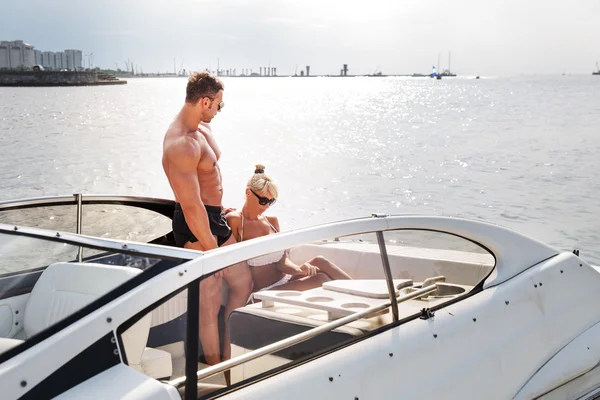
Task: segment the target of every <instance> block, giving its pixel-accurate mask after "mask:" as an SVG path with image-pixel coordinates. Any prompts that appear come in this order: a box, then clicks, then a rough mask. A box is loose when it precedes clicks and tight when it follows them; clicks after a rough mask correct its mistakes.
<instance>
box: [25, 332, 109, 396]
mask: <svg viewBox="0 0 600 400" xmlns="http://www.w3.org/2000/svg"><path fill="white" fill-rule="evenodd" d="M111 339H114V336H113V334H112V332H111V333H109V334H107V335H105V336H103V337H102V338H101V339H100V340H98V341H97V342H95V343H94V344H92V345H91V346H90V347H88V348H87V349H85V350H84V351H82V352H81V353H79V354H77V355H76V356H75V357H74V358H72V359H71V360H70V361H68V362H67V363H66V364H64V365H63V366H61V367H60V368H59V369H57V370H56V371H54V372H53V373H52V374H50V375H48V376H47V377H46V378H45V379H44V380H43V381H41V382H40V383H39V384H37V385H36V386H34V387H33V388H32V389H31V390H29V391H28V392H27V393H25V394H24V395H23V396H21V397H20V399H22V400H29V399H31V400H40V399H52V398H54V397H56V396H58V395H60V394H61V393H64V392H66V391H67V390H69V389H71V388H73V387H75V386H77V385H79V384H80V383H82V382H84V381H86V380H88V379H90V378H91V377H93V376H96V375H98V374H99V373H101V372H103V371H106V370H107V369H109V368H112V367H114V366H115V365H117V364H119V363H120V362H121V360H120V358H119V353H118V352H117V351H116V349H117V346H116V345H115V343H114V342H113V341H111ZM22 379H23V381H24V382H27V376H24V377H23V378H22Z"/></svg>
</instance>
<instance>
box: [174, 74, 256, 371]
mask: <svg viewBox="0 0 600 400" xmlns="http://www.w3.org/2000/svg"><path fill="white" fill-rule="evenodd" d="M223 90H224V87H223V83H222V82H221V81H220V80H219V79H218V78H217V77H215V76H214V75H211V74H209V73H207V72H196V73H194V74H193V75H192V76H190V78H189V80H188V83H187V88H186V98H185V104H184V105H183V107H182V108H181V111H180V112H179V114H178V115H177V117H176V118H175V120H174V121H173V123H171V125H170V126H169V129H168V130H167V133H166V135H165V139H164V142H163V159H162V163H163V168H164V170H165V174H166V175H167V178H168V179H169V183H170V185H171V188H172V189H173V193H174V194H175V200H176V201H177V204H176V206H175V214H174V215H173V234H174V235H175V242H176V244H177V246H180V247H185V248H188V249H195V250H202V251H207V250H212V249H216V248H217V247H220V246H226V245H228V244H231V243H235V237H234V236H233V235H232V234H231V229H230V228H229V226H228V225H227V220H226V219H225V213H224V211H223V207H222V205H221V199H222V198H223V187H222V185H221V171H220V170H219V166H218V164H217V161H218V160H219V157H220V155H221V152H220V151H219V147H218V146H217V143H216V141H215V139H214V137H213V134H212V131H211V129H210V125H209V122H210V121H211V120H212V119H213V118H214V117H215V115H217V113H218V112H220V111H221V109H222V108H223V106H224V103H223ZM222 279H225V280H226V281H227V283H228V284H229V287H230V292H229V299H228V303H227V307H226V309H225V321H227V320H228V317H229V314H230V313H231V311H233V310H234V309H236V308H238V307H242V306H244V305H245V304H246V301H247V299H248V297H249V296H250V293H251V292H252V276H251V274H250V270H249V269H248V265H247V264H246V263H241V264H236V265H233V266H231V267H229V268H226V269H225V270H223V271H220V272H219V273H217V274H214V275H212V276H210V277H208V278H206V279H204V280H202V281H201V282H200V316H199V318H200V341H201V343H202V349H203V351H204V355H205V357H206V361H207V362H208V363H209V364H211V365H213V364H217V363H219V362H221V361H222V359H227V358H229V354H230V346H229V338H228V335H227V328H226V329H225V332H226V333H225V346H224V354H223V358H222V357H221V352H220V344H219V328H218V322H217V318H218V313H219V308H220V306H221V285H222ZM188 340H189V338H188Z"/></svg>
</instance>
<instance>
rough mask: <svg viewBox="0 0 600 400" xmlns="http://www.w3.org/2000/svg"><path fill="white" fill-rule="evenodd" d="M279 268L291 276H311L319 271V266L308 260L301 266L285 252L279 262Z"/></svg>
mask: <svg viewBox="0 0 600 400" xmlns="http://www.w3.org/2000/svg"><path fill="white" fill-rule="evenodd" d="M277 269H278V270H279V271H281V272H283V273H284V274H289V275H291V276H298V275H299V276H310V275H316V274H317V273H318V272H319V268H317V267H315V266H314V265H312V264H309V263H307V262H305V263H304V264H302V265H300V266H298V265H296V264H295V263H294V262H292V260H290V259H289V258H288V256H287V253H284V254H283V257H282V258H281V260H279V262H277Z"/></svg>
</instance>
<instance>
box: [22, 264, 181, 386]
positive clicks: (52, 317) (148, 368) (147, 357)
mask: <svg viewBox="0 0 600 400" xmlns="http://www.w3.org/2000/svg"><path fill="white" fill-rule="evenodd" d="M139 273H141V270H139V269H136V268H130V267H121V266H116V265H105V264H94V263H64V262H60V263H55V264H52V265H49V266H48V267H47V268H46V269H45V270H44V272H43V273H42V275H41V276H40V278H39V280H38V281H37V282H36V284H35V286H34V287H33V290H32V291H31V295H30V296H29V300H28V301H27V305H26V307H25V316H24V330H25V337H26V338H29V337H31V336H32V335H35V334H36V333H38V332H40V331H42V330H44V329H46V328H47V327H49V326H50V325H53V324H54V323H56V322H58V321H60V320H62V319H64V318H65V317H67V316H69V315H71V314H73V313H74V312H76V311H78V310H80V309H81V308H83V307H85V306H86V305H88V304H89V303H91V302H92V301H94V300H96V299H97V298H98V297H100V296H102V295H104V294H106V293H108V292H109V291H110V290H112V289H114V288H116V287H117V286H119V285H120V284H122V283H124V282H126V281H128V280H129V279H131V278H133V277H134V276H136V275H137V274H139ZM150 323H151V314H148V315H146V316H145V317H144V318H142V319H141V320H140V321H138V322H137V323H136V324H135V325H133V326H132V327H130V328H129V329H128V330H127V331H126V332H124V333H123V337H122V339H123V344H124V347H125V353H126V355H127V361H128V364H129V365H130V366H131V367H132V368H134V369H136V370H138V371H140V372H143V373H145V374H146V375H148V376H151V377H153V378H168V377H170V376H171V371H172V365H171V355H170V353H168V352H166V351H162V350H158V349H152V348H149V347H146V343H147V342H148V334H149V331H150Z"/></svg>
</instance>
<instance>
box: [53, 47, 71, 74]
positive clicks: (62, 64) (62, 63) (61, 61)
mask: <svg viewBox="0 0 600 400" xmlns="http://www.w3.org/2000/svg"><path fill="white" fill-rule="evenodd" d="M54 66H55V67H56V69H57V70H61V69H69V62H68V57H67V53H65V52H64V51H58V52H56V53H54Z"/></svg>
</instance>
